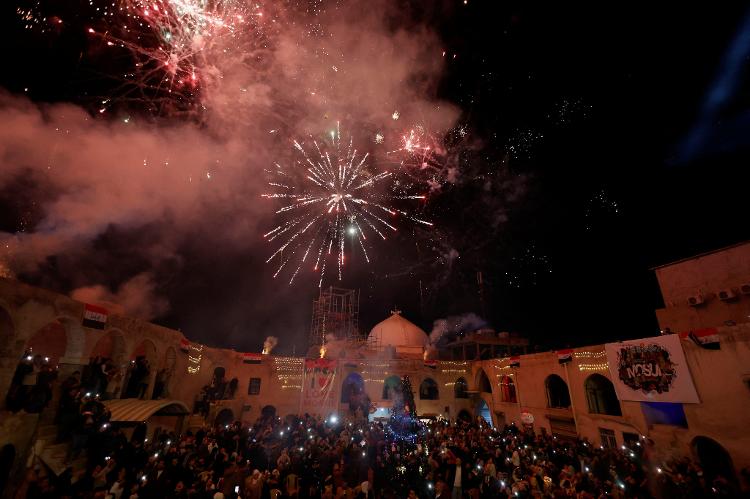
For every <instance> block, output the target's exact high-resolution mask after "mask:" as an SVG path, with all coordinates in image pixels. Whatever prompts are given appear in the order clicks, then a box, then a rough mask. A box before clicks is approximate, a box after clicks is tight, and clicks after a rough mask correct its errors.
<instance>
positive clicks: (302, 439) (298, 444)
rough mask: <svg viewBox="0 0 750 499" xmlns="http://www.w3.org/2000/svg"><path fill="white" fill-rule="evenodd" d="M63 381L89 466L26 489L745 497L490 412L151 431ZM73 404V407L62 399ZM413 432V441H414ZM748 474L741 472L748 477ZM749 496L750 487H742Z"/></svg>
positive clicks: (682, 466) (717, 482) (693, 473)
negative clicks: (405, 426)
mask: <svg viewBox="0 0 750 499" xmlns="http://www.w3.org/2000/svg"><path fill="white" fill-rule="evenodd" d="M76 382H77V378H76V376H72V377H71V379H66V380H65V381H64V382H63V388H64V389H65V390H67V391H68V396H63V397H62V398H61V413H63V414H66V416H65V418H67V419H66V420H65V421H66V423H65V424H67V426H66V427H65V428H66V432H67V434H69V435H72V442H71V451H70V454H69V459H71V460H74V459H75V458H76V457H77V455H78V454H79V453H81V451H82V450H83V449H85V450H86V454H85V455H86V459H87V466H86V468H85V470H82V471H80V472H77V473H75V472H73V469H72V468H69V469H67V470H66V471H65V472H64V473H62V474H61V475H60V476H58V477H54V476H53V475H51V474H45V473H44V472H42V471H41V470H40V469H32V470H30V471H29V474H28V476H27V479H26V482H25V483H24V485H23V487H22V488H21V490H20V491H19V495H17V497H19V498H23V497H26V498H29V499H47V498H53V497H86V498H87V497H97V498H99V497H101V498H112V499H137V498H146V499H148V498H158V499H166V498H177V499H183V498H184V499H187V498H191V499H192V498H195V499H224V498H239V497H241V498H247V499H268V498H271V499H281V498H299V499H375V498H399V499H401V498H409V499H415V498H439V499H444V498H451V499H462V498H470V499H484V498H503V497H508V498H510V497H521V498H524V497H526V498H532V497H539V498H601V497H605V496H612V497H621V498H631V497H633V498H636V497H637V498H641V497H643V498H648V497H657V498H681V497H686V498H699V497H738V496H741V497H748V495H747V494H748V493H747V488H743V487H746V485H747V484H745V483H742V484H740V483H735V481H734V478H733V477H729V476H721V475H718V474H709V473H704V472H703V471H702V470H701V468H700V467H699V466H698V465H697V464H696V463H694V462H691V461H690V460H687V459H682V460H677V461H671V462H661V461H658V460H657V459H656V457H655V456H654V452H653V448H652V444H651V443H650V442H649V441H648V440H646V439H643V440H640V441H637V442H631V443H629V444H628V445H626V446H623V447H621V448H616V449H608V448H602V447H599V446H595V445H592V444H591V443H590V442H588V441H587V440H586V439H577V440H573V439H563V438H559V437H556V436H551V435H547V434H544V433H541V434H540V433H538V432H536V433H535V432H533V431H528V430H525V429H521V428H518V427H516V426H514V425H510V426H507V427H506V428H503V429H501V430H499V429H495V428H492V427H490V426H489V425H488V424H487V423H485V422H484V421H483V420H481V419H478V420H477V421H473V422H471V421H460V420H459V421H452V422H451V421H446V420H440V421H433V422H430V423H427V424H425V425H424V426H421V427H420V428H421V430H419V431H417V432H416V434H415V433H411V434H409V435H406V438H397V437H398V436H397V435H394V434H393V432H392V431H390V427H389V426H388V422H387V421H382V422H371V421H368V420H367V418H357V417H354V416H351V417H348V416H343V415H342V416H336V415H330V416H328V417H327V418H323V417H321V416H317V415H310V414H304V415H301V416H287V417H285V418H283V419H282V418H279V417H277V415H276V414H274V413H272V412H268V413H266V414H264V415H263V416H262V417H261V418H260V419H258V420H257V421H256V422H255V423H254V424H252V425H243V424H241V423H239V422H234V423H232V424H228V425H221V426H214V427H211V428H208V427H206V428H202V429H199V430H197V431H194V432H186V433H185V434H182V435H178V434H175V433H172V432H160V433H157V434H155V435H152V436H151V438H150V439H149V438H146V432H145V431H143V430H144V428H140V430H141V431H138V429H137V430H136V431H135V432H133V431H132V429H127V428H121V427H119V426H118V425H117V424H115V423H111V422H110V421H109V413H108V412H107V411H106V409H105V408H104V405H103V404H101V403H100V402H99V401H98V400H97V399H96V397H92V396H90V394H89V396H87V395H86V394H84V395H83V396H81V394H80V391H78V392H77V391H76V389H77V387H76ZM63 404H65V407H63ZM414 437H416V438H414ZM742 476H743V477H744V476H745V475H744V473H743V474H742ZM743 493H744V494H745V495H744V496H743V495H741V494H743Z"/></svg>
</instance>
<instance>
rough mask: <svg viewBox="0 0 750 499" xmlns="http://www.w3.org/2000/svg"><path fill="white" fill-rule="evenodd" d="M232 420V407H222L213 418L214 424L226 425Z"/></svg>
mask: <svg viewBox="0 0 750 499" xmlns="http://www.w3.org/2000/svg"><path fill="white" fill-rule="evenodd" d="M233 422H234V413H233V412H232V409H229V408H224V409H222V410H220V411H219V412H218V413H217V414H216V418H215V419H214V425H216V426H227V425H230V424H232V423H233Z"/></svg>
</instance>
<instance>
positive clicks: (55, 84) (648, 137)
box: [0, 0, 750, 353]
mask: <svg viewBox="0 0 750 499" xmlns="http://www.w3.org/2000/svg"><path fill="white" fill-rule="evenodd" d="M87 3H88V2H81V3H80V5H75V4H76V2H68V5H67V7H60V6H55V2H49V4H50V5H46V3H45V2H42V3H41V5H42V7H43V9H52V12H50V13H49V15H50V16H52V15H58V16H60V18H62V19H65V23H64V26H63V27H62V28H59V29H58V30H57V31H54V30H53V31H52V32H49V31H48V32H45V33H41V32H40V31H39V30H29V29H25V28H24V25H23V22H22V21H21V19H20V18H19V15H18V13H17V12H16V9H17V8H19V7H21V8H25V7H28V6H29V5H32V4H33V5H39V2H29V3H14V2H8V3H7V5H4V6H3V9H8V10H7V12H5V13H4V14H3V16H2V33H3V35H2V36H3V38H4V40H3V42H4V45H5V46H6V47H9V49H8V50H7V53H6V60H5V64H4V69H3V71H2V73H1V74H0V86H2V87H3V88H4V89H5V90H6V91H7V93H8V94H9V95H10V96H25V98H29V99H30V100H31V101H32V102H33V103H35V105H41V106H47V105H48V104H60V103H70V104H71V105H76V106H80V107H82V108H83V109H85V110H86V112H88V113H89V114H90V116H91V120H92V121H97V120H99V121H102V122H105V123H106V122H107V120H114V121H116V120H118V119H121V116H122V113H123V112H125V111H127V112H130V113H131V114H132V115H133V116H139V115H140V114H144V115H145V114H148V113H145V112H144V109H142V108H141V109H139V108H138V107H139V105H138V104H137V103H122V104H119V105H118V108H117V109H118V113H119V114H116V113H114V112H113V113H109V112H107V113H104V114H102V115H100V113H98V112H97V107H98V105H97V104H96V103H95V99H94V98H93V97H92V96H94V95H101V94H102V93H104V94H106V93H108V92H111V91H112V88H114V87H113V84H112V83H111V81H110V80H109V79H107V78H106V77H103V76H102V75H103V74H108V73H110V72H112V71H113V67H114V68H115V69H116V70H122V67H120V65H124V64H126V63H125V62H122V61H117V60H115V61H111V60H108V59H107V57H106V56H102V55H101V54H100V53H97V52H96V50H95V48H96V47H95V46H94V45H95V44H94V43H92V41H91V39H88V38H87V37H86V36H85V34H84V28H85V26H86V19H88V18H87V16H86V15H83V14H82V13H81V12H83V11H85V9H87V7H86V6H85V4H87ZM310 3H311V4H313V3H321V2H310ZM339 3H340V4H343V5H344V8H345V7H346V3H347V2H339ZM422 3H424V4H425V5H429V6H430V7H425V6H424V5H421V4H422ZM437 3H438V2H403V1H401V2H383V3H382V4H383V5H388V6H390V7H389V9H388V11H387V12H386V13H384V14H383V17H384V19H385V21H384V23H385V24H387V25H388V26H389V29H392V30H394V31H395V30H396V29H404V30H407V31H409V30H411V31H415V32H416V31H419V30H425V29H426V30H429V31H430V32H432V33H433V34H434V36H435V39H436V40H437V41H436V42H435V43H436V47H437V46H438V45H439V46H441V47H442V49H443V50H444V51H445V55H444V56H443V59H444V65H443V67H442V68H441V69H440V71H439V72H438V73H436V77H435V78H434V79H433V80H432V81H431V83H430V84H429V85H424V87H425V88H426V90H424V92H426V93H428V94H429V95H430V96H429V99H430V102H438V101H439V102H445V103H452V104H453V105H455V106H456V107H457V109H458V111H459V112H458V117H457V118H456V119H455V122H454V126H453V127H452V129H451V131H450V132H445V134H444V140H445V142H446V143H447V144H449V149H451V150H452V151H453V152H454V155H453V156H452V161H454V162H455V165H456V167H457V168H458V171H460V180H458V181H455V182H446V183H445V184H444V185H443V186H442V188H441V189H440V190H439V191H438V192H435V193H434V194H433V195H431V196H430V197H429V199H428V201H427V203H426V204H424V205H423V206H421V207H420V208H419V210H420V214H422V215H423V216H424V217H425V218H428V219H430V220H432V221H434V222H435V229H432V232H430V230H426V229H420V228H415V227H412V226H408V227H406V230H402V231H400V232H399V235H397V236H396V237H394V238H391V239H389V240H388V241H384V242H378V243H375V247H374V250H373V253H374V254H375V255H376V256H375V257H374V258H373V260H374V261H373V262H371V263H370V264H369V265H366V264H364V262H363V261H362V259H361V255H360V258H357V254H356V251H355V252H354V254H353V257H354V258H353V260H354V263H353V264H352V267H351V269H350V270H349V271H348V272H347V273H345V274H344V280H343V281H342V282H341V283H340V285H341V286H343V287H353V288H359V289H360V290H361V294H362V296H361V317H360V328H361V329H362V330H363V331H368V330H369V329H370V328H371V327H372V326H373V325H374V324H375V323H376V322H378V321H380V320H382V319H383V318H385V317H386V316H387V315H388V312H389V311H390V310H391V309H392V308H393V307H397V308H399V309H401V310H402V311H403V314H404V315H405V316H406V317H407V318H409V319H410V320H412V321H414V322H416V323H418V324H419V325H420V326H421V327H423V328H424V329H426V330H427V331H429V330H430V328H431V325H432V321H433V320H435V319H438V318H441V317H446V316H449V315H456V314H462V313H469V312H474V313H476V314H479V315H481V316H482V317H484V318H485V319H486V320H487V322H488V323H489V324H491V325H492V327H494V328H495V329H496V330H502V331H517V332H519V333H521V334H524V335H527V336H529V337H530V338H531V341H532V344H534V345H539V347H540V348H556V347H560V346H565V345H571V346H575V345H583V344H586V343H592V342H605V341H610V340H616V339H627V338H634V337H644V336H649V335H652V334H654V333H656V331H657V326H656V320H655V316H654V309H655V308H658V307H660V306H661V303H660V295H659V291H658V287H657V285H656V279H655V277H654V275H653V271H651V270H650V268H651V267H653V266H657V265H660V264H664V263H668V262H670V261H673V260H677V259H680V258H684V257H687V256H691V255H694V254H697V253H700V252H703V251H707V250H711V249H715V248H719V247H722V246H725V245H728V244H732V243H735V242H738V241H742V240H745V239H750V224H748V223H746V222H743V219H744V218H746V215H745V213H746V212H747V199H748V195H747V189H748V184H747V182H745V181H744V180H743V179H745V178H746V177H747V175H746V174H745V173H744V169H745V168H746V167H747V164H748V159H749V157H750V154H749V153H750V148H749V147H748V144H750V142H749V141H748V140H747V137H748V132H749V131H750V114H749V111H750V92H749V91H748V88H750V86H748V74H747V70H748V61H750V42H748V38H750V11H747V10H746V9H743V8H742V7H741V6H726V5H722V6H721V7H719V6H712V8H710V9H709V8H698V7H693V6H690V5H686V4H674V5H669V6H668V5H654V4H649V5H646V4H644V5H641V6H639V5H633V4H629V5H628V6H627V7H620V8H614V7H612V6H610V5H605V4H606V2H605V3H600V4H599V5H597V6H595V7H592V6H585V7H584V6H580V7H575V8H572V7H571V6H570V5H553V6H543V7H541V6H540V7H538V8H531V7H529V6H527V5H525V4H523V3H518V2H484V1H478V0H473V1H472V0H469V1H468V3H466V4H464V2H463V1H462V0H461V1H450V2H442V3H441V4H440V5H439V6H436V5H433V4H437ZM54 9H67V10H62V11H61V10H58V11H55V10H54ZM77 9H80V12H79V11H78V10H77ZM386 32H387V31H386ZM438 55H440V54H438ZM343 67H346V66H343ZM416 77H417V78H418V77H419V74H417V75H416ZM426 79H428V78H426ZM404 85H406V83H404ZM409 85H412V87H413V88H416V87H417V86H418V85H415V84H414V83H413V81H412V82H410V83H409ZM419 88H421V87H419ZM25 89H26V90H25ZM4 102H7V99H6V100H5V101H4ZM3 106H7V103H4V104H3ZM392 107H393V106H391V107H388V108H387V110H386V111H387V113H386V114H389V113H390V112H391V111H392V110H393V109H392ZM0 108H2V106H0ZM337 112H340V113H341V114H342V116H344V118H345V119H346V117H347V116H348V115H346V110H343V111H342V110H340V109H337ZM321 114H322V113H321ZM368 116H369V115H368ZM149 119H151V120H152V124H153V126H155V127H160V128H161V129H163V128H165V127H169V126H173V125H174V123H179V122H181V121H182V122H183V123H184V122H185V121H187V122H189V121H190V119H189V118H188V119H185V118H183V117H174V116H164V115H160V116H156V117H154V116H151V117H150V118H149ZM325 119H328V116H325ZM403 119H406V118H403ZM373 120H374V119H373V118H369V117H368V119H364V118H363V119H362V120H361V121H362V122H364V123H365V125H362V127H361V128H367V123H370V122H372V121H373ZM143 121H147V119H146V118H143ZM349 121H350V122H352V121H353V122H355V123H358V122H357V120H354V119H349ZM201 126H202V125H201V124H198V125H196V127H197V129H198V130H201V129H202V128H201ZM290 128H291V129H293V130H295V133H296V130H297V128H296V127H290ZM359 128H360V127H358V125H357V124H355V125H353V126H352V133H353V134H354V133H357V132H358V131H359ZM203 129H204V130H206V133H207V134H208V133H209V130H210V133H216V130H215V129H210V128H209V127H207V126H206V127H205V128H203ZM458 131H460V135H461V139H460V140H459V139H457V138H456V137H457V133H458ZM7 133H8V131H7V129H6V130H5V131H0V135H6V134H7ZM290 135H291V133H290ZM464 135H465V136H464ZM6 137H7V135H6ZM267 140H269V141H270V140H279V139H278V138H277V137H276V136H275V135H274V136H269V138H268V139H267ZM2 142H3V144H4V145H3V148H2V149H0V153H1V155H0V174H2V172H3V170H5V171H7V172H8V174H7V175H2V177H3V178H1V179H0V236H3V237H5V238H12V237H13V236H14V235H18V234H22V233H35V232H36V233H41V232H44V231H51V230H59V229H60V227H59V225H57V226H55V227H53V228H50V226H49V225H48V224H45V222H44V221H45V218H46V216H47V214H48V210H49V209H50V208H49V204H48V201H49V200H50V199H55V198H56V196H58V195H59V192H58V189H59V186H57V187H56V186H55V185H52V184H51V183H49V182H47V181H46V180H45V177H44V176H43V175H42V174H40V173H39V171H40V170H35V169H34V168H33V167H30V168H31V169H30V170H25V169H23V168H19V167H18V162H19V161H21V162H22V161H24V160H23V159H22V158H21V159H19V157H18V156H17V155H14V154H11V153H9V152H8V151H9V148H8V147H7V146H6V142H7V139H4V140H3V141H2ZM40 147H44V144H41V145H40ZM83 154H85V152H84V153H83ZM259 161H260V160H259ZM11 166H13V168H11ZM165 188H169V187H168V186H165ZM256 189H257V188H256ZM249 192H250V194H248V197H250V198H252V199H257V197H258V196H257V195H256V194H255V190H254V189H250V190H249ZM235 194H236V193H232V194H231V195H227V199H234V198H233V197H231V196H232V195H235ZM113 203H125V204H127V203H128V200H127V199H117V200H113ZM264 206H266V205H264ZM271 211H272V210H271ZM165 213H166V212H165ZM211 215H212V217H209V218H208V219H206V218H203V219H202V221H201V222H199V223H190V224H189V228H187V229H185V230H182V231H180V232H179V234H177V235H176V234H175V233H173V232H171V231H169V230H165V226H168V225H170V224H172V223H174V220H173V219H172V218H171V217H176V218H179V216H180V215H179V211H176V212H174V213H172V212H169V213H166V214H165V215H163V216H160V217H159V218H155V219H144V220H143V222H142V223H132V222H129V223H128V224H123V223H114V222H113V223H111V224H108V225H106V226H104V227H102V228H101V229H100V230H97V232H96V234H95V237H90V238H88V239H87V240H86V241H85V242H84V243H81V244H80V246H77V247H73V248H71V247H70V246H66V247H65V248H64V249H59V250H58V249H53V250H49V251H48V254H45V255H43V257H42V258H40V259H39V261H38V262H37V265H36V266H34V267H28V266H24V267H23V268H14V266H13V264H12V258H9V259H8V261H9V263H8V265H9V267H10V271H11V272H12V273H13V274H14V275H15V276H16V277H18V278H19V279H20V280H22V281H24V282H28V283H30V284H33V285H38V286H42V287H45V288H49V289H53V290H55V291H59V292H63V293H71V292H72V291H73V290H74V289H76V288H81V287H85V286H93V285H100V286H104V288H106V289H108V290H109V291H110V292H112V293H115V292H116V290H117V289H118V288H120V287H121V286H122V285H123V283H125V282H127V281H128V280H129V279H131V278H133V276H136V275H139V274H142V273H144V272H146V273H148V275H149V276H152V278H153V282H152V284H153V286H152V289H151V291H152V297H151V299H152V300H155V301H156V302H158V306H155V307H153V310H151V312H152V313H151V314H150V315H151V316H152V317H153V322H156V323H158V324H162V325H165V326H168V327H172V328H177V329H181V330H182V331H183V332H185V334H186V335H188V336H189V337H190V338H193V339H195V340H197V341H202V342H206V343H208V344H211V345H216V346H227V347H233V348H236V349H238V350H251V351H255V350H259V349H260V346H261V345H262V342H263V339H264V338H265V337H266V336H267V335H276V336H278V337H279V338H280V343H279V347H278V351H279V352H285V353H291V351H292V345H295V346H296V348H297V350H296V351H297V352H300V351H301V349H302V348H303V346H304V341H305V338H306V335H307V332H308V329H309V325H310V314H311V308H312V307H311V305H312V299H313V297H314V296H316V294H317V292H318V288H317V281H315V280H314V279H312V278H301V279H300V280H299V281H298V282H295V283H294V284H293V285H292V286H288V285H287V284H286V281H284V282H280V281H279V280H274V279H273V278H272V274H273V271H274V269H273V268H270V267H269V266H266V265H265V264H264V263H263V262H264V261H265V259H266V258H267V257H268V256H269V254H270V252H272V251H269V250H270V248H269V247H268V246H264V245H259V244H258V240H260V234H262V233H263V232H264V231H265V230H267V229H268V227H269V226H268V224H265V223H260V224H259V225H261V227H259V228H257V230H255V229H254V228H253V229H252V230H251V231H250V233H251V234H252V233H257V234H258V236H257V240H253V241H251V242H247V243H242V242H237V241H236V240H235V238H234V236H233V235H227V236H226V237H224V236H222V235H217V234H218V233H220V232H221V228H220V226H221V225H222V224H224V222H225V221H233V220H237V219H244V218H247V220H250V222H248V223H250V224H251V223H252V220H254V219H255V218H258V219H261V220H263V219H264V217H266V218H267V216H269V215H263V214H262V213H261V214H260V215H259V214H258V213H257V212H253V213H246V214H243V213H242V212H241V211H239V210H237V209H234V205H233V204H232V202H231V201H228V202H227V203H226V204H225V205H224V206H223V208H221V209H219V210H217V209H212V210H211ZM227 223H228V222H227ZM178 224H179V223H178ZM253 231H254V232H253ZM165 239H169V243H166V242H165ZM245 239H248V238H245ZM2 240H3V239H2V238H0V241H2ZM166 246H168V248H169V249H168V250H164V251H165V252H167V251H168V252H169V257H164V256H163V255H162V256H160V257H159V258H155V257H153V254H152V252H154V251H159V248H162V247H166ZM135 247H139V248H142V247H148V248H150V251H149V252H142V251H140V250H135V249H134V248H135ZM2 257H7V255H3V254H0V258H2ZM478 272H481V273H482V276H483V281H484V303H481V302H480V299H479V293H478V286H477V273H478ZM328 284H337V283H336V282H330V283H328ZM420 290H421V292H420Z"/></svg>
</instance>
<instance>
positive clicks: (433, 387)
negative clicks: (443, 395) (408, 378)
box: [419, 378, 440, 400]
mask: <svg viewBox="0 0 750 499" xmlns="http://www.w3.org/2000/svg"><path fill="white" fill-rule="evenodd" d="M419 399H420V400H439V399H440V391H439V389H438V384H437V383H436V382H435V380H434V379H432V378H425V379H423V380H422V382H421V383H420V384H419Z"/></svg>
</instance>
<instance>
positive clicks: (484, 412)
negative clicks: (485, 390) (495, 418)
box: [474, 398, 494, 426]
mask: <svg viewBox="0 0 750 499" xmlns="http://www.w3.org/2000/svg"><path fill="white" fill-rule="evenodd" d="M474 416H475V417H477V416H480V417H481V418H482V419H484V420H485V421H486V422H487V424H488V425H490V426H494V425H493V424H492V413H491V412H490V406H488V405H487V401H485V400H484V399H483V398H480V399H479V400H478V401H477V405H476V406H475V407H474Z"/></svg>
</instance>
